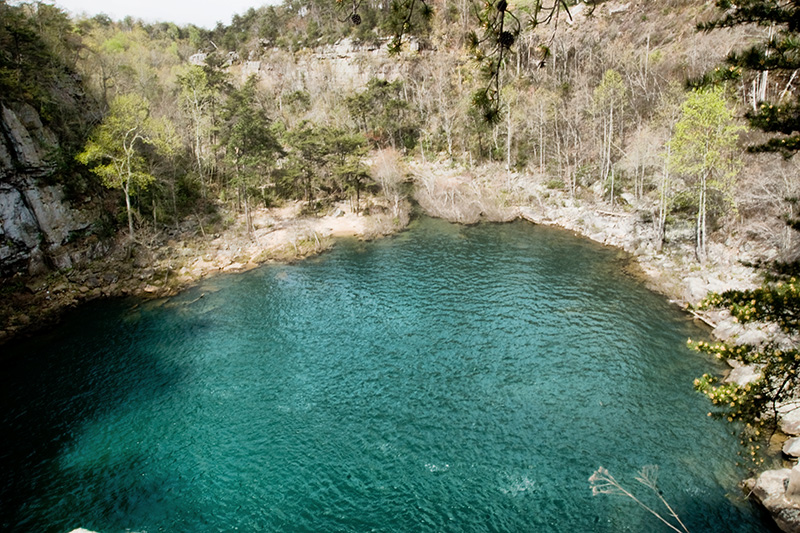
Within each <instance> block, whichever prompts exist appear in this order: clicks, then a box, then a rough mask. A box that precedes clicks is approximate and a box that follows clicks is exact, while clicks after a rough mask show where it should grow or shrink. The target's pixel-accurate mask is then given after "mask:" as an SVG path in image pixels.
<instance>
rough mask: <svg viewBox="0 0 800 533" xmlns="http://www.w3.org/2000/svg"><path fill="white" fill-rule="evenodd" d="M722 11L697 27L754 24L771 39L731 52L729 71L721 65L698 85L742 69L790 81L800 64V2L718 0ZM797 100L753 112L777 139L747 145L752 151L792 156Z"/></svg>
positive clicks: (798, 133)
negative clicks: (764, 29) (765, 28)
mask: <svg viewBox="0 0 800 533" xmlns="http://www.w3.org/2000/svg"><path fill="white" fill-rule="evenodd" d="M716 5H717V7H718V8H719V9H720V10H722V11H723V13H724V14H723V15H722V16H721V17H720V18H718V19H716V20H713V21H711V22H708V23H705V24H701V25H699V29H701V30H704V31H711V30H715V29H718V28H730V27H735V26H741V25H751V24H755V25H758V26H764V27H771V28H773V29H774V32H770V35H771V37H770V38H766V39H764V40H763V41H761V42H759V43H757V44H756V45H754V46H752V47H750V48H748V49H746V50H743V51H738V52H737V51H734V52H731V53H730V54H729V55H728V58H727V63H728V65H729V67H728V68H727V69H725V68H722V69H717V70H716V71H715V72H714V73H710V74H708V75H706V76H705V77H704V78H703V79H702V80H700V81H699V83H711V82H716V81H720V80H728V79H736V78H738V77H740V76H742V74H743V72H764V71H769V72H772V73H774V75H776V76H778V77H779V78H780V77H785V78H786V79H787V80H788V78H789V77H790V76H791V75H792V73H793V72H795V71H796V70H797V69H798V68H800V2H796V1H791V2H780V1H777V0H742V1H739V2H736V3H735V4H734V3H733V2H731V1H730V0H717V2H716ZM791 98H793V100H794V101H792V102H788V101H786V100H785V99H784V100H782V101H780V102H772V103H764V104H763V105H760V106H759V107H758V110H757V111H755V112H749V113H748V114H747V118H748V119H749V120H750V123H751V124H752V125H753V126H754V127H756V128H758V129H761V130H763V131H765V132H767V133H776V134H778V135H777V136H776V137H774V138H772V139H770V140H769V141H767V142H766V143H763V144H760V145H756V146H752V147H750V148H749V150H750V151H753V152H779V153H781V154H783V155H784V156H785V157H791V156H792V155H794V154H795V153H796V152H797V150H798V149H800V106H798V104H797V96H792V97H791Z"/></svg>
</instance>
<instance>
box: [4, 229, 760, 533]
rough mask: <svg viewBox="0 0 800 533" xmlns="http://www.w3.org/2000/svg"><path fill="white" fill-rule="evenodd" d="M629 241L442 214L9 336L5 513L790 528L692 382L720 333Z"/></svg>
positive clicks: (292, 523)
mask: <svg viewBox="0 0 800 533" xmlns="http://www.w3.org/2000/svg"><path fill="white" fill-rule="evenodd" d="M624 264H625V261H624V258H622V257H621V256H620V254H619V253H618V252H615V251H613V250H609V249H605V248H602V247H599V246H596V245H594V244H592V243H589V242H586V241H585V240H581V239H577V238H575V237H573V236H572V235H570V234H569V233H566V232H562V231H558V230H552V229H548V228H541V227H535V226H532V225H528V224H523V223H514V224H508V225H479V226H471V227H463V226H456V225H451V224H447V223H444V222H441V221H435V220H423V221H421V222H418V223H415V225H414V226H413V227H412V229H411V230H410V231H407V232H405V233H403V234H401V235H399V236H396V237H393V238H389V239H385V240H381V241H377V242H374V243H360V242H357V241H343V242H341V243H340V244H339V245H338V246H337V247H336V248H335V249H334V251H332V252H331V253H327V254H325V255H323V256H320V257H316V258H313V259H309V260H306V261H304V262H302V263H298V264H295V265H279V266H266V267H263V268H260V269H258V270H255V271H251V272H248V273H245V274H240V275H235V276H225V277H217V278H214V279H211V280H208V281H206V282H204V283H202V284H200V285H199V286H197V287H195V288H193V289H191V290H189V291H186V292H184V293H182V294H181V295H180V296H178V297H176V298H172V299H169V300H165V301H157V302H147V303H138V304H137V303H136V302H131V301H114V302H102V303H97V304H93V305H89V306H86V307H82V308H80V309H79V310H77V311H75V312H74V313H72V314H70V315H69V316H68V317H67V319H66V320H65V321H64V323H63V324H62V325H61V326H59V327H58V328H56V329H55V330H53V331H52V332H50V333H48V334H47V335H43V336H40V338H38V339H36V340H32V341H27V342H24V343H20V344H16V345H14V346H12V347H4V348H3V350H4V351H5V354H4V355H5V356H7V357H6V361H7V363H6V368H7V370H5V371H4V372H3V374H2V377H1V378H0V388H1V391H0V408H2V412H1V414H0V417H2V421H1V422H0V429H2V434H3V435H4V437H3V444H2V448H0V452H1V453H2V455H0V484H1V486H0V501H1V502H2V514H1V515H0V526H1V527H0V529H2V530H3V531H53V532H67V531H70V530H71V529H73V528H77V527H85V528H88V529H92V530H95V531H99V532H102V533H112V532H122V531H136V532H148V533H150V532H156V531H169V532H206V531H233V530H239V531H276V532H283V531H298V532H334V531H341V532H367V531H382V532H395V531H397V532H491V531H495V532H620V531H631V532H641V531H652V532H660V531H668V529H667V528H666V526H663V525H661V524H660V523H659V522H657V520H656V519H655V518H653V517H652V516H651V515H649V514H648V513H647V512H645V511H643V510H641V509H640V508H638V507H636V506H635V504H633V503H632V502H631V501H629V500H627V499H625V498H623V497H621V496H609V495H600V496H595V497H593V496H592V494H591V490H590V487H589V483H588V478H589V476H590V475H591V474H592V473H593V472H594V471H595V470H596V469H597V468H598V467H599V466H601V465H602V466H605V467H607V468H609V469H610V470H611V472H612V473H613V474H614V475H616V477H617V478H618V479H619V480H620V481H622V482H623V483H624V484H625V485H626V486H627V487H628V488H630V489H634V490H635V491H636V492H637V493H638V494H640V495H641V497H642V499H644V500H647V501H648V502H651V503H653V504H654V505H655V504H656V503H657V502H655V500H654V499H653V498H652V497H651V496H652V495H650V494H647V491H646V490H645V489H644V488H643V487H641V486H637V483H636V482H635V481H634V476H635V474H636V472H637V471H638V470H639V469H640V468H641V467H643V466H645V465H651V464H655V465H658V466H659V467H660V483H659V486H660V488H661V490H662V491H663V494H664V496H665V498H666V499H667V500H669V501H670V502H671V503H672V504H673V506H674V507H675V509H676V511H677V512H678V513H679V514H680V515H681V518H683V520H684V522H686V524H687V526H688V527H689V529H690V530H691V531H692V532H693V533H699V532H712V531H731V532H755V531H768V530H769V529H768V526H767V525H765V524H766V522H764V521H763V519H762V517H761V516H759V515H758V514H757V513H755V511H754V510H753V508H752V507H751V506H750V505H749V504H748V503H746V502H745V501H743V499H742V496H741V494H740V493H739V490H738V489H737V488H736V483H737V482H738V481H739V479H740V478H741V477H742V476H744V475H745V473H744V472H743V471H741V470H739V469H737V467H735V466H734V464H735V462H736V452H737V440H736V438H735V436H734V435H733V434H732V433H731V428H730V427H728V425H726V424H725V423H724V422H721V421H718V420H712V419H710V418H708V417H707V416H706V412H707V410H708V407H709V406H708V405H707V403H706V401H705V400H704V398H703V397H702V396H700V395H699V394H697V393H695V392H694V391H693V389H692V380H693V379H694V378H695V377H697V376H699V375H701V374H703V373H704V372H707V371H709V370H713V369H714V368H715V367H714V363H713V362H712V361H711V360H709V359H707V358H706V357H705V356H702V355H698V354H697V353H695V352H691V351H689V350H687V349H686V348H685V341H686V338H687V337H691V336H698V335H702V332H700V331H699V330H697V329H696V328H695V327H694V326H693V325H692V324H691V322H690V321H688V320H687V317H686V316H685V315H683V314H681V313H680V312H679V311H678V310H677V309H675V308H674V307H673V306H671V305H669V304H668V303H667V302H666V300H665V299H664V298H662V297H660V296H657V295H655V294H653V293H651V292H649V291H647V290H646V289H644V288H643V287H642V286H641V284H640V283H638V282H637V280H635V279H633V278H632V277H629V276H628V275H626V274H625V273H624V272H623V266H624Z"/></svg>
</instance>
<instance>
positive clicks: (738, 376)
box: [725, 365, 761, 387]
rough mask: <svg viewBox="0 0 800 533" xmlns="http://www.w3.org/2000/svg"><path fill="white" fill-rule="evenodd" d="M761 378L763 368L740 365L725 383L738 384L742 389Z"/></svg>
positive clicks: (732, 371)
mask: <svg viewBox="0 0 800 533" xmlns="http://www.w3.org/2000/svg"><path fill="white" fill-rule="evenodd" d="M760 377H761V368H760V367H759V366H757V365H739V366H737V367H735V368H734V369H733V370H731V373H730V374H728V377H727V378H725V383H736V384H737V385H739V386H740V387H744V386H745V385H747V384H748V383H752V382H754V381H755V380H757V379H758V378H760Z"/></svg>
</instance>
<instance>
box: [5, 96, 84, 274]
mask: <svg viewBox="0 0 800 533" xmlns="http://www.w3.org/2000/svg"><path fill="white" fill-rule="evenodd" d="M56 148H58V140H57V138H56V136H55V135H54V134H53V132H52V131H50V130H49V129H47V128H46V127H45V126H44V125H43V124H42V121H41V119H40V117H39V114H38V113H37V112H36V110H35V109H34V108H33V107H31V106H30V105H28V104H16V105H14V104H9V105H4V104H0V274H3V275H7V274H10V273H13V272H19V271H27V272H29V273H39V272H43V271H45V270H47V269H49V268H58V269H62V268H69V267H71V266H72V265H73V262H74V261H75V260H76V259H78V257H77V256H75V255H74V253H71V251H70V249H69V247H68V246H66V245H67V244H68V242H69V241H70V239H71V238H72V237H74V236H75V235H77V234H80V233H83V232H85V231H86V230H88V229H89V228H90V227H91V225H92V219H93V217H92V216H91V215H90V214H89V213H86V212H84V211H81V210H78V209H74V208H73V207H72V206H70V205H69V203H68V202H67V201H66V199H65V195H64V190H63V188H62V187H61V186H59V185H46V184H44V183H43V180H44V179H45V178H47V177H49V176H50V175H51V174H52V172H53V168H52V166H51V165H50V164H48V162H47V160H48V154H50V153H51V152H52V151H53V150H54V149H56Z"/></svg>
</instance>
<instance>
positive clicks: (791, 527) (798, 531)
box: [752, 466, 800, 533]
mask: <svg viewBox="0 0 800 533" xmlns="http://www.w3.org/2000/svg"><path fill="white" fill-rule="evenodd" d="M787 487H791V490H790V491H789V492H788V493H787ZM799 489H800V471H798V467H797V466H795V468H793V469H791V470H790V469H788V468H783V469H780V470H767V471H766V472H763V473H762V474H761V475H760V476H758V479H757V480H756V481H755V484H754V486H753V490H752V494H753V497H754V498H755V499H756V500H757V501H758V502H759V503H760V504H761V505H763V506H764V508H765V509H766V510H767V511H768V512H769V514H770V516H772V518H773V520H775V523H776V524H777V525H778V527H780V528H781V530H783V531H785V532H786V533H800V500H797V495H798V492H800V490H799ZM790 498H791V499H790Z"/></svg>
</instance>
